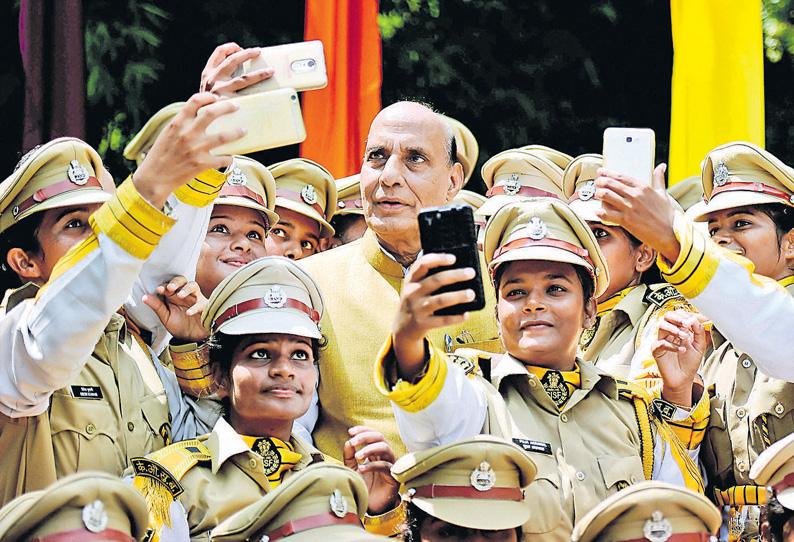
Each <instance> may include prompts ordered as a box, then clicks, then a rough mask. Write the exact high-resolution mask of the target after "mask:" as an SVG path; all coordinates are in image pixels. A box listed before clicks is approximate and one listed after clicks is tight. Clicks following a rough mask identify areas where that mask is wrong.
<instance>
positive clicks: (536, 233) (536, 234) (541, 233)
mask: <svg viewBox="0 0 794 542" xmlns="http://www.w3.org/2000/svg"><path fill="white" fill-rule="evenodd" d="M548 233H549V228H548V226H546V223H545V222H543V220H541V219H540V218H539V217H537V216H533V217H532V218H530V219H529V223H527V235H528V236H529V238H530V239H534V240H535V241H540V240H541V239H543V238H544V237H546V235H548Z"/></svg>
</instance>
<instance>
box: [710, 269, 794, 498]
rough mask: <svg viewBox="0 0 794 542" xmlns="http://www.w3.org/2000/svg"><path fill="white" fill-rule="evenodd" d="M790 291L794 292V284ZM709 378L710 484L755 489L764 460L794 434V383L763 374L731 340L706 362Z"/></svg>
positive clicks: (789, 288) (720, 487)
mask: <svg viewBox="0 0 794 542" xmlns="http://www.w3.org/2000/svg"><path fill="white" fill-rule="evenodd" d="M786 289H787V290H788V291H789V293H794V284H789V285H787V286H786ZM781 355H785V354H784V353H781ZM703 378H704V381H705V383H706V385H707V386H710V392H711V394H712V401H711V419H710V421H709V426H708V429H707V434H706V438H705V439H704V441H703V450H702V452H701V457H702V459H703V463H704V465H705V467H706V472H707V474H708V479H709V482H710V484H711V485H713V486H714V487H715V488H717V489H723V490H724V489H727V488H729V487H730V486H734V485H747V484H752V483H753V482H752V480H751V479H750V466H751V465H752V464H753V462H754V461H755V460H756V458H757V457H758V455H759V454H760V453H761V452H763V451H764V450H765V449H766V448H768V447H769V446H770V445H771V444H773V443H775V442H777V441H778V440H780V439H781V438H783V437H785V436H787V435H789V434H791V433H792V432H794V384H792V383H790V382H786V381H784V380H778V379H775V378H771V377H769V376H767V375H765V374H763V373H762V372H761V371H760V370H759V369H758V367H756V365H755V363H754V362H753V359H752V358H751V357H750V356H748V355H747V354H746V353H744V352H742V351H740V350H738V349H737V348H736V347H735V346H734V345H733V343H731V342H729V341H728V342H724V343H723V344H722V345H720V346H719V347H718V348H717V349H716V350H715V352H714V353H713V354H712V355H711V356H710V357H709V359H708V360H706V362H705V364H704V366H703Z"/></svg>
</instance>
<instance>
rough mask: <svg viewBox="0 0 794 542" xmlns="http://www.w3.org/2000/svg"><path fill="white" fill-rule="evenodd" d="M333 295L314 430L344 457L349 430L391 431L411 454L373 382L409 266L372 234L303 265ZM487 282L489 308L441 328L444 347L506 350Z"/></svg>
mask: <svg viewBox="0 0 794 542" xmlns="http://www.w3.org/2000/svg"><path fill="white" fill-rule="evenodd" d="M299 263H300V264H301V266H303V267H304V268H305V269H306V270H307V271H309V272H310V273H311V274H312V276H314V278H315V279H317V282H318V283H319V284H320V289H321V290H322V292H323V296H324V297H325V314H324V316H323V319H322V322H321V325H322V331H323V335H325V336H326V337H327V338H328V346H327V347H326V348H324V349H323V350H321V352H320V361H319V367H320V388H319V401H320V405H319V406H320V413H319V420H318V421H317V425H316V427H315V429H314V432H313V433H312V436H313V437H314V443H315V445H316V446H317V447H318V448H319V449H321V450H323V451H324V452H326V453H328V454H329V455H331V456H332V457H336V458H337V459H339V458H341V457H342V450H343V447H344V443H345V442H346V441H347V440H348V439H349V438H350V436H349V435H348V433H347V430H348V428H350V427H353V426H355V425H368V426H370V427H373V428H375V429H377V430H378V431H380V432H381V433H383V435H384V436H385V437H386V440H387V442H388V443H389V445H390V446H391V447H392V449H393V450H394V452H395V454H396V455H397V457H399V456H401V455H403V454H405V452H406V451H407V450H406V447H405V445H404V444H403V443H402V441H401V440H400V436H399V433H398V431H397V424H396V423H395V421H394V415H393V414H392V411H391V406H390V405H389V401H388V400H386V399H385V398H384V397H383V396H382V395H381V394H380V393H378V390H377V389H376V387H375V386H374V384H373V382H372V378H371V376H370V375H371V374H372V365H373V361H374V360H375V359H376V356H377V354H378V350H379V349H380V346H381V345H382V344H383V341H385V340H386V338H387V337H388V336H389V333H390V332H391V326H392V321H393V320H394V315H395V314H396V313H397V310H398V308H399V304H400V289H401V288H402V284H403V268H402V266H401V265H400V264H399V263H397V262H396V261H394V260H393V259H391V258H389V257H388V256H387V255H386V254H384V253H383V252H382V251H381V249H380V247H379V245H378V242H377V240H376V238H375V235H374V233H373V232H372V231H370V230H367V232H366V233H365V234H364V237H363V238H362V239H360V240H358V241H354V242H353V243H349V244H347V245H343V246H341V247H339V248H335V249H334V250H330V251H328V252H323V253H320V254H318V255H316V256H312V257H310V258H307V259H305V260H301V261H300V262H299ZM482 263H483V273H484V274H483V277H485V280H484V282H485V292H486V306H485V309H483V310H481V311H477V312H474V313H471V315H470V317H469V319H468V321H466V322H464V323H463V324H461V325H457V326H453V327H449V328H442V329H436V330H433V331H432V332H431V333H430V340H431V342H432V343H433V344H435V345H437V346H438V347H439V348H442V349H445V344H447V343H449V344H450V346H451V347H453V348H454V347H458V346H467V347H472V348H479V349H480V350H488V351H492V352H502V351H503V347H502V343H501V341H500V340H499V339H498V338H497V337H498V333H497V330H496V322H495V321H494V317H493V315H494V306H495V295H494V292H493V288H492V287H491V286H490V284H489V281H488V280H487V276H488V272H487V270H486V269H485V265H484V262H482Z"/></svg>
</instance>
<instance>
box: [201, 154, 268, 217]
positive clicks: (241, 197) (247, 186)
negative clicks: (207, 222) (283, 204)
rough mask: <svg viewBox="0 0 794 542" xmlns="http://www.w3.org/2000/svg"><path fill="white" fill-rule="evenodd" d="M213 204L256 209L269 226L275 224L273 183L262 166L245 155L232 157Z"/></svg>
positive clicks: (265, 168)
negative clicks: (224, 182)
mask: <svg viewBox="0 0 794 542" xmlns="http://www.w3.org/2000/svg"><path fill="white" fill-rule="evenodd" d="M215 204H216V205H236V206H239V207H248V208H250V209H256V210H257V211H259V212H260V213H262V214H263V215H265V217H267V221H268V223H269V226H270V227H272V226H273V224H275V223H276V222H278V215H277V214H276V212H275V211H274V209H275V207H276V181H275V179H273V174H271V173H270V170H269V169H267V167H265V166H264V165H263V164H260V163H259V162H257V161H256V160H254V159H252V158H248V157H247V156H240V155H234V163H233V164H232V167H231V169H230V170H229V174H228V175H227V177H226V184H224V185H223V187H222V188H221V192H220V194H218V199H217V200H215Z"/></svg>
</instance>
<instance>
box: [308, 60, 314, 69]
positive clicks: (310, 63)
mask: <svg viewBox="0 0 794 542" xmlns="http://www.w3.org/2000/svg"><path fill="white" fill-rule="evenodd" d="M309 67H310V68H313V67H314V60H310V61H309Z"/></svg>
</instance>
